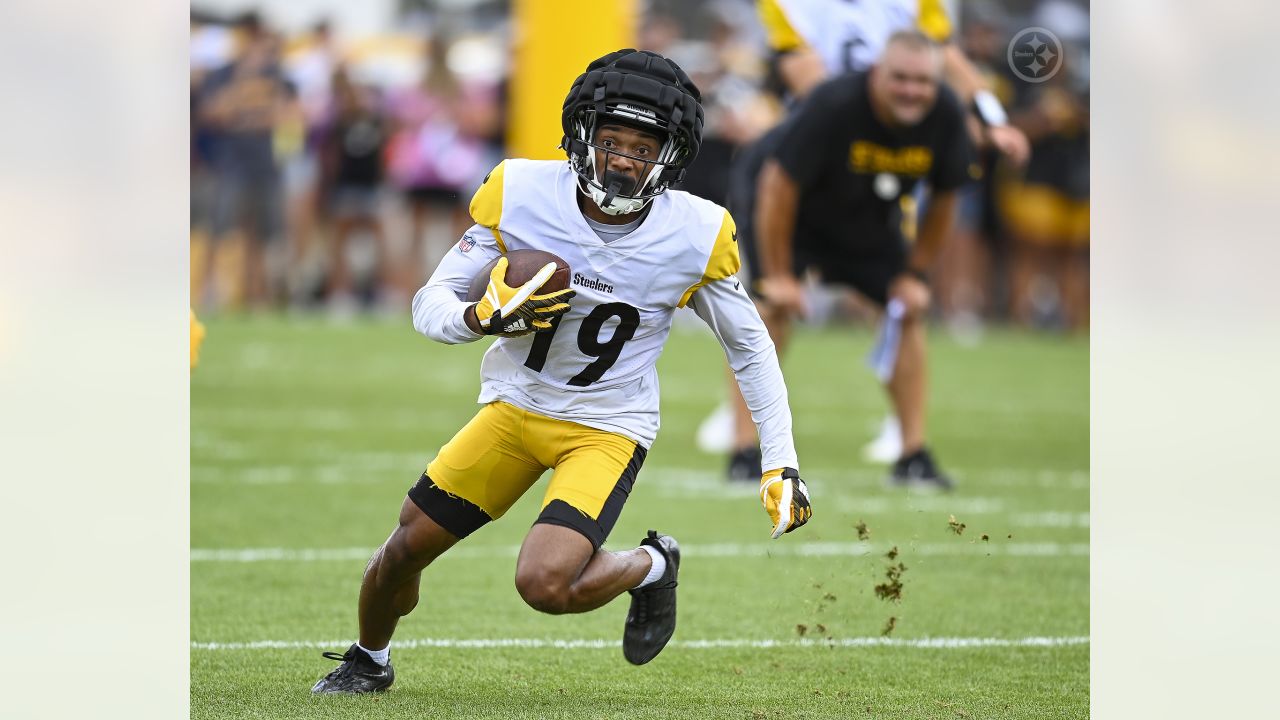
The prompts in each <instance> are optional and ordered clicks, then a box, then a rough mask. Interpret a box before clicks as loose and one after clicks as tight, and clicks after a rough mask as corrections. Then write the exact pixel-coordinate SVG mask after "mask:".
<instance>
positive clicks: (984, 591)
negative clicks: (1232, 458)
mask: <svg viewBox="0 0 1280 720" xmlns="http://www.w3.org/2000/svg"><path fill="white" fill-rule="evenodd" d="M208 329H209V336H208V340H207V341H206V342H205V345H204V348H203V351H202V357H201V364H200V367H199V368H197V370H196V371H195V373H194V374H193V379H192V387H191V547H192V565H191V640H192V648H191V715H192V717H194V718H327V717H334V718H336V717H382V718H415V719H417V718H490V717H499V718H507V717H510V718H618V719H620V720H640V719H642V718H663V719H666V718H741V719H744V720H759V719H762V718H769V719H773V718H846V717H858V718H860V717H871V718H1005V717H1008V718H1083V717H1087V716H1088V712H1089V644H1088V640H1087V636H1088V634H1089V549H1088V542H1089V521H1088V511H1089V475H1088V467H1089V405H1088V402H1089V401H1088V390H1089V374H1088V372H1089V371H1088V353H1089V348H1088V344H1087V342H1086V341H1085V340H1083V339H1062V338H1055V337H1045V336H1030V335H1023V334H1014V333H1003V332H997V333H992V334H989V335H988V336H987V337H986V338H985V340H984V341H983V342H982V344H980V345H978V346H975V347H963V346H960V345H957V344H956V343H954V342H952V341H950V340H948V339H947V338H946V336H945V334H943V333H937V334H935V336H934V338H933V339H932V341H931V349H932V352H933V355H932V358H931V361H932V371H931V373H932V374H931V378H932V383H933V392H934V396H933V397H934V399H933V404H932V408H931V415H930V422H931V429H930V434H931V437H932V440H931V442H932V445H933V447H934V449H935V451H936V453H937V455H938V456H939V457H940V459H941V460H942V462H943V463H944V467H946V468H948V469H949V470H951V471H952V472H953V474H954V475H955V476H956V478H957V480H958V483H959V489H958V490H957V491H956V492H955V493H953V494H951V495H948V496H937V495H933V496H928V495H907V494H905V493H902V492H900V491H898V492H895V491H890V490H887V489H885V488H884V487H883V485H882V478H883V469H882V468H878V467H875V466H871V465H868V464H865V463H864V462H863V461H862V460H861V458H860V456H859V449H860V447H861V445H862V444H863V443H864V442H865V441H866V440H867V439H869V437H870V436H871V435H872V434H873V433H874V428H875V426H876V423H877V422H878V421H879V419H880V418H881V417H882V415H883V413H884V407H885V405H884V400H883V398H882V395H881V393H880V391H879V389H878V387H877V385H876V384H875V381H874V378H873V377H872V376H871V374H870V373H869V372H868V371H867V370H866V369H865V368H864V367H863V365H862V357H863V356H864V355H865V354H866V352H867V350H868V348H869V346H870V344H871V342H872V337H871V335H870V334H869V333H868V332H867V331H850V330H840V331H836V330H830V331H823V332H817V331H808V332H804V333H802V334H801V335H800V336H799V338H798V341H797V343H796V344H795V345H794V346H793V352H792V353H791V354H790V355H789V357H788V358H787V360H786V363H785V370H786V373H787V378H788V383H789V387H790V391H791V402H792V410H793V412H794V415H795V429H796V442H797V444H798V448H799V451H800V462H801V468H802V471H803V473H802V474H803V475H804V477H805V480H806V481H807V482H808V484H809V487H810V489H811V492H812V495H813V500H814V510H815V513H814V518H813V520H812V521H811V522H810V523H809V524H808V525H807V526H806V527H804V528H803V529H802V530H800V531H798V532H796V533H792V534H790V535H787V536H785V537H784V538H783V539H781V540H777V541H771V540H769V536H768V531H769V527H768V519H767V516H766V514H765V513H764V511H763V510H762V509H761V508H760V505H759V502H758V500H757V499H756V496H755V492H754V490H753V489H751V488H746V489H738V488H730V487H726V486H725V485H724V483H723V482H722V481H721V479H720V472H721V466H722V463H723V460H722V458H720V457H717V456H709V455H705V454H703V453H700V452H699V451H698V450H697V448H696V447H695V444H694V435H695V431H696V429H697V426H698V423H699V422H700V421H701V420H702V418H703V417H704V416H705V415H706V414H707V413H708V412H709V411H710V410H711V409H712V407H714V406H715V404H716V402H717V401H718V399H719V396H720V393H721V392H722V385H723V381H722V372H723V371H722V365H723V362H722V355H721V354H720V351H719V349H718V347H717V346H716V344H715V341H714V340H713V339H712V338H711V337H710V335H709V334H706V333H702V332H696V331H692V330H688V329H679V328H678V329H677V332H676V333H674V334H673V336H672V338H671V341H670V343H669V344H668V347H667V351H666V353H665V355H664V356H663V359H662V361H661V366H660V371H661V377H662V392H663V395H662V398H663V399H662V410H663V429H662V432H661V434H660V436H659V438H658V442H657V443H656V444H655V445H654V447H653V448H652V451H651V452H650V454H649V458H648V461H647V462H646V464H645V467H644V470H643V471H642V472H641V473H640V476H639V479H638V481H637V483H636V486H635V490H634V492H633V493H632V495H631V500H630V502H629V503H628V504H627V507H626V510H625V511H624V512H623V514H622V518H621V520H620V521H619V522H618V525H617V527H616V528H615V529H614V531H613V534H612V535H611V536H610V542H609V543H608V545H609V547H612V548H618V549H621V548H627V547H633V546H634V545H635V544H636V543H637V542H638V541H639V539H640V538H641V536H642V535H643V533H644V531H645V530H646V529H648V528H651V527H652V528H657V529H660V530H662V531H664V532H668V533H670V534H672V535H674V536H675V537H677V538H679V540H680V542H681V545H682V547H683V548H684V551H685V561H684V562H683V564H682V566H681V574H680V596H679V597H680V621H679V627H678V629H677V631H676V636H675V639H674V640H673V642H672V644H671V645H670V646H668V647H667V649H666V650H665V651H664V652H663V654H662V655H661V656H659V657H658V658H657V659H656V660H654V661H653V662H652V663H650V664H649V665H646V666H643V667H639V668H636V667H632V666H630V665H628V664H627V662H626V661H625V660H624V659H623V657H622V653H621V650H620V647H619V641H620V639H621V635H622V622H623V618H624V616H625V614H626V602H627V598H626V596H624V597H622V598H620V599H618V600H616V601H614V602H613V603H612V604H610V605H608V606H606V607H604V608H602V609H600V610H597V611H595V612H593V613H588V614H585V615H573V616H561V617H551V616H544V615H541V614H539V613H537V612H535V611H533V610H531V609H529V608H528V607H526V606H525V605H524V604H523V602H522V601H521V600H520V598H519V596H518V595H517V594H516V592H515V589H514V586H513V583H512V579H513V577H514V567H515V548H516V547H517V546H518V544H519V542H520V540H521V538H522V537H523V535H524V533H525V531H526V530H527V529H528V526H529V524H530V523H531V522H532V521H533V519H534V517H535V516H536V514H537V509H538V502H539V501H540V499H541V491H542V488H543V486H542V484H541V483H540V484H539V485H538V486H537V487H535V488H534V489H533V491H531V492H530V493H529V494H528V495H526V497H525V498H524V499H522V500H521V501H520V503H518V504H517V505H516V506H515V507H514V508H513V509H512V510H511V512H510V513H508V514H507V516H506V517H504V518H503V519H502V520H500V521H499V522H496V523H494V524H493V525H491V526H489V527H487V528H486V529H484V530H483V531H481V532H480V533H477V534H476V535H474V536H472V537H471V538H470V539H468V540H467V541H465V542H464V543H463V544H461V545H459V546H458V548H456V549H455V551H454V552H452V553H450V554H449V555H446V556H445V557H443V558H441V559H440V560H439V561H438V562H437V563H436V564H435V565H433V566H432V567H431V568H429V569H428V570H427V572H426V573H425V574H424V581H423V594H422V602H421V604H420V605H419V606H418V609H417V610H416V611H415V612H414V613H413V614H412V615H410V616H408V617H407V618H405V619H404V620H403V621H402V622H401V624H400V629H399V632H398V634H397V641H398V642H401V643H402V644H401V646H400V647H399V648H397V647H396V646H395V645H393V656H392V657H393V662H394V664H395V667H396V671H397V680H396V684H395V686H394V687H393V689H392V690H391V691H390V692H389V693H385V694H382V695H380V696H376V697H313V696H311V695H310V694H309V692H308V691H309V689H310V687H311V685H312V684H313V683H314V682H315V680H316V679H318V678H319V677H320V676H321V675H323V674H324V673H326V672H328V671H329V670H330V669H331V668H332V667H333V663H332V662H331V661H328V660H324V659H323V658H321V657H320V652H321V650H322V649H326V650H334V651H338V652H341V651H342V650H344V649H345V648H346V646H347V645H348V644H350V643H351V642H352V641H353V639H354V637H355V633H356V616H355V606H356V597H357V593H358V585H359V579H360V575H361V571H362V570H363V568H364V563H365V560H366V559H367V557H368V555H369V553H370V552H371V551H372V549H373V548H374V547H376V546H377V545H378V544H379V543H380V542H381V541H382V540H383V539H384V538H385V537H386V535H387V534H388V533H389V532H390V531H391V529H392V527H393V524H394V522H395V518H396V515H397V512H398V510H399V507H400V503H401V500H402V499H403V497H404V493H405V491H406V490H407V489H408V487H409V486H410V485H411V484H412V483H413V482H414V481H415V480H416V479H417V477H418V475H419V473H420V472H421V471H422V468H423V467H425V465H426V463H427V462H428V461H429V460H430V459H431V458H432V457H433V456H434V453H435V450H436V449H437V448H439V447H440V445H441V444H443V443H444V442H446V441H447V440H448V439H449V438H450V437H451V436H452V434H453V432H454V431H455V430H457V429H458V428H459V427H461V425H462V424H463V423H465V422H466V421H467V420H468V419H469V418H470V417H471V415H472V414H474V412H475V410H476V405H475V404H474V400H475V395H476V392H477V389H478V383H479V379H478V378H479V359H480V355H481V354H482V352H483V350H484V348H485V346H486V345H487V343H485V342H480V343H475V344H474V345H470V346H459V347H446V346H442V345H437V344H435V343H432V342H431V341H429V340H426V339H425V338H422V337H421V336H418V335H416V334H415V333H414V332H413V330H412V328H411V327H410V325H409V323H408V320H407V318H406V319H404V320H403V321H396V322H372V323H367V324H353V325H346V326H331V325H327V324H324V323H322V322H319V321H294V322H287V321H284V320H280V319H265V318H260V319H251V320H232V319H222V320H214V321H212V322H209V323H208ZM951 516H954V517H955V520H956V522H957V523H964V525H965V528H964V530H963V533H962V534H956V533H955V532H954V531H953V529H952V528H951V527H950V525H949V521H950V520H951ZM860 521H861V522H864V523H865V525H866V527H867V529H868V530H869V533H870V537H869V538H867V539H866V540H865V541H860V540H859V538H858V532H857V530H856V526H857V525H858V523H859V522H860ZM895 546H896V547H897V549H898V553H899V554H898V557H897V561H896V562H901V563H902V564H903V565H904V566H905V567H906V570H905V571H904V572H903V573H902V583H903V588H902V596H901V601H900V602H898V603H894V602H890V601H886V600H881V599H879V598H878V597H877V596H876V593H875V591H874V588H875V586H876V585H877V584H879V583H882V582H884V581H885V571H886V567H887V566H888V563H889V561H888V560H887V559H886V557H885V555H886V553H887V552H888V551H889V550H890V548H892V547H895ZM890 618H895V621H894V628H893V630H892V632H891V633H890V634H889V635H887V636H885V635H883V632H884V630H885V627H886V624H887V623H888V622H889V619H890Z"/></svg>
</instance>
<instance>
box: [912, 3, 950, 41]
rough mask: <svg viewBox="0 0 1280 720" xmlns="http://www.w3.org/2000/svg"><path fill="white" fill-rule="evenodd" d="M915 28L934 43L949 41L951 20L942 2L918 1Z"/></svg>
mask: <svg viewBox="0 0 1280 720" xmlns="http://www.w3.org/2000/svg"><path fill="white" fill-rule="evenodd" d="M916 27H917V29H919V30H920V32H922V33H924V34H925V35H927V36H929V38H930V39H931V40H933V41H934V42H938V43H945V42H947V41H948V40H950V39H951V18H950V17H948V16H947V8H946V7H945V6H943V4H942V0H919V5H918V6H917V8H916Z"/></svg>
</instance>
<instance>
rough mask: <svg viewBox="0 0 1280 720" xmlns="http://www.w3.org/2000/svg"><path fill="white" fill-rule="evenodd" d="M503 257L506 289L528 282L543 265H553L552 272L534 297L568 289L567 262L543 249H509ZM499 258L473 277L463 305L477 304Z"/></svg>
mask: <svg viewBox="0 0 1280 720" xmlns="http://www.w3.org/2000/svg"><path fill="white" fill-rule="evenodd" d="M506 258H507V277H506V278H505V280H506V283H507V286H508V287H513V288H514V287H520V286H521V285H523V284H525V283H527V282H529V280H531V279H532V278H533V276H534V275H537V274H538V271H539V270H541V269H542V267H543V266H544V265H546V264H547V263H555V264H556V271H555V273H553V274H552V275H551V277H550V278H549V279H548V280H547V281H546V282H545V283H543V284H542V287H541V288H540V289H539V290H538V294H540V295H541V294H546V293H549V292H555V291H557V290H564V289H566V288H568V287H569V263H567V262H565V261H564V260H561V259H560V258H559V257H557V256H556V255H553V254H551V253H549V252H545V251H543V250H511V251H509V252H507V254H506ZM499 259H501V258H500V257H496V258H494V259H493V260H492V261H491V262H489V264H487V265H485V266H484V267H483V268H481V269H480V272H478V273H476V276H475V278H473V279H472V280H471V287H470V288H469V289H468V290H467V302H479V301H480V299H481V298H483V297H484V291H485V288H486V287H488V285H489V275H490V274H492V273H493V268H494V266H495V265H497V264H498V260H499Z"/></svg>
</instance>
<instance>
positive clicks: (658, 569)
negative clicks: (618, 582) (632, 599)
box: [636, 545, 667, 588]
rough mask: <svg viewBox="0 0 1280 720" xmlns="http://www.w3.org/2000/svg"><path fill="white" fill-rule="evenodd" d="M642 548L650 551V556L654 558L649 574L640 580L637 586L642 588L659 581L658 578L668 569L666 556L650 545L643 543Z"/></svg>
mask: <svg viewBox="0 0 1280 720" xmlns="http://www.w3.org/2000/svg"><path fill="white" fill-rule="evenodd" d="M640 549H641V550H643V551H645V552H647V553H649V557H651V558H653V565H652V566H651V567H650V568H649V574H648V575H645V576H644V579H643V580H641V581H640V584H639V585H637V586H636V587H637V588H642V587H644V586H645V585H649V584H652V583H653V582H655V581H657V579H658V578H660V577H662V574H663V573H665V572H666V571H667V558H666V556H664V555H663V554H662V553H660V552H658V551H657V550H656V549H655V548H652V547H649V546H648V545H641V546H640Z"/></svg>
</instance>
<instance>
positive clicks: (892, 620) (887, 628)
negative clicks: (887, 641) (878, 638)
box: [880, 615, 898, 637]
mask: <svg viewBox="0 0 1280 720" xmlns="http://www.w3.org/2000/svg"><path fill="white" fill-rule="evenodd" d="M896 627H898V616H897V615H890V616H889V619H888V620H885V621H884V628H883V629H881V630H880V634H881V635H883V636H885V637H889V636H890V635H892V634H893V629H894V628H896Z"/></svg>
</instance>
